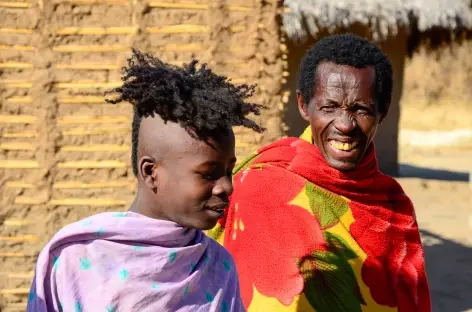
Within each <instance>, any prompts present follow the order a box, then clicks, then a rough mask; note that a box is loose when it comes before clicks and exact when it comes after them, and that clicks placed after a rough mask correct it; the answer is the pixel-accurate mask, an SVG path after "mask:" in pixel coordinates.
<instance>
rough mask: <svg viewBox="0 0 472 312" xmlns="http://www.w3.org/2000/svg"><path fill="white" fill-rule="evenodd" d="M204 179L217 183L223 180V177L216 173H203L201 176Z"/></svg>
mask: <svg viewBox="0 0 472 312" xmlns="http://www.w3.org/2000/svg"><path fill="white" fill-rule="evenodd" d="M201 176H202V178H203V179H205V180H208V181H216V180H219V179H220V178H221V175H219V174H216V173H202V174H201Z"/></svg>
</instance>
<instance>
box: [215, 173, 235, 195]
mask: <svg viewBox="0 0 472 312" xmlns="http://www.w3.org/2000/svg"><path fill="white" fill-rule="evenodd" d="M232 193H233V181H232V177H228V176H224V177H222V178H221V179H219V180H218V182H217V183H216V185H215V187H214V188H213V195H216V196H221V195H225V196H228V197H229V196H230V195H231V194H232Z"/></svg>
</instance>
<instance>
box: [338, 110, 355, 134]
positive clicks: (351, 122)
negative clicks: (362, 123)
mask: <svg viewBox="0 0 472 312" xmlns="http://www.w3.org/2000/svg"><path fill="white" fill-rule="evenodd" d="M341 114H342V115H341V116H339V117H338V118H336V120H335V122H334V126H335V128H336V129H337V130H338V131H339V132H341V133H345V134H348V133H350V132H352V131H353V130H354V129H355V128H356V126H357V123H356V121H355V119H354V118H352V116H349V113H348V112H342V113H341Z"/></svg>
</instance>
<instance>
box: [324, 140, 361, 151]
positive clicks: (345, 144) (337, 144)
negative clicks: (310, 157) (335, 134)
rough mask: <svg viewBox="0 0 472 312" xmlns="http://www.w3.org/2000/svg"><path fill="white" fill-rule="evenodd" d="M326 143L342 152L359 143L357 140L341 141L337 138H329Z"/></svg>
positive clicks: (353, 147)
mask: <svg viewBox="0 0 472 312" xmlns="http://www.w3.org/2000/svg"><path fill="white" fill-rule="evenodd" d="M328 143H329V145H330V146H331V147H332V148H334V149H337V150H339V151H344V152H350V151H352V150H353V149H355V148H356V147H357V146H358V145H359V141H353V142H341V141H337V140H329V141H328Z"/></svg>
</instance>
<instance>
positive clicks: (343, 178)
mask: <svg viewBox="0 0 472 312" xmlns="http://www.w3.org/2000/svg"><path fill="white" fill-rule="evenodd" d="M302 138H303V139H296V138H287V139H282V140H279V141H277V142H275V143H273V144H271V145H269V146H266V147H263V148H261V149H260V150H259V151H258V152H257V153H255V154H254V155H253V156H251V157H250V158H249V159H248V160H247V161H245V162H244V163H243V164H242V165H241V166H240V168H238V169H237V171H236V174H235V176H234V189H235V192H234V193H233V196H232V204H231V207H230V209H229V210H228V212H227V214H226V216H225V218H224V219H223V220H221V222H220V223H219V224H218V225H217V227H216V228H215V229H213V230H212V231H210V233H209V235H210V236H212V237H213V238H215V239H217V240H218V241H219V242H220V243H222V244H223V245H224V246H225V247H226V248H227V249H228V250H229V251H230V252H231V253H232V255H233V256H234V258H235V260H236V265H237V268H238V271H239V277H240V283H241V294H242V297H243V301H244V305H245V306H246V308H247V309H248V311H258V312H259V311H271V312H272V311H287V312H288V311H298V312H301V311H307V312H309V311H318V312H326V311H328V312H329V311H333V312H338V311H346V312H347V311H349V312H353V311H359V312H360V311H372V312H373V311H375V312H381V311H401V312H414V311H421V312H429V311H431V304H430V295H429V289H428V283H427V278H426V275H425V268H424V253H423V248H422V244H421V241H420V236H419V231H418V226H417V222H416V219H415V213H414V209H413V205H412V203H411V201H410V199H409V198H408V197H407V196H406V195H405V193H404V192H403V190H402V188H401V186H400V185H399V184H398V183H397V182H396V181H395V180H394V179H393V178H391V177H388V176H385V175H383V174H382V173H381V172H380V171H379V170H378V166H377V161H376V158H375V152H374V147H373V146H372V147H371V148H370V149H369V151H368V152H367V154H366V156H365V157H364V159H363V161H362V163H360V164H359V166H358V168H357V169H356V171H354V172H349V173H342V172H339V171H337V170H335V169H333V168H331V167H329V166H328V164H327V163H326V162H325V160H324V159H323V157H322V155H321V154H320V152H319V150H318V149H317V148H316V147H315V146H314V145H312V144H311V133H310V132H309V131H307V132H306V133H305V134H304V136H302ZM307 141H309V142H307Z"/></svg>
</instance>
